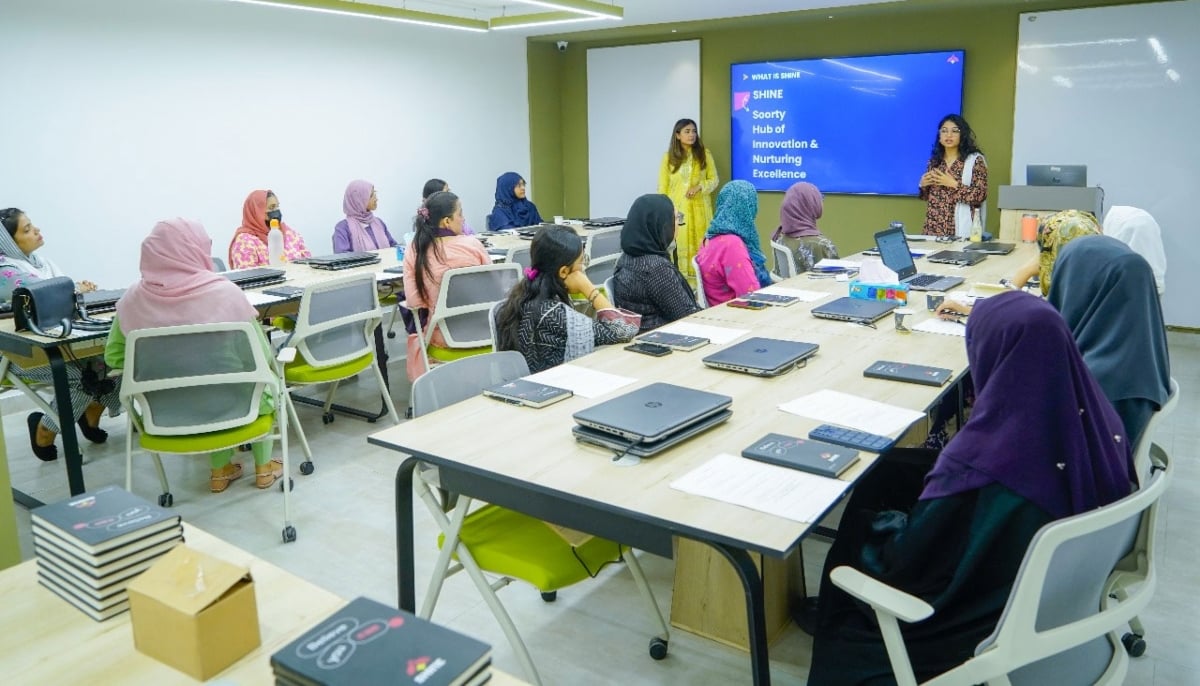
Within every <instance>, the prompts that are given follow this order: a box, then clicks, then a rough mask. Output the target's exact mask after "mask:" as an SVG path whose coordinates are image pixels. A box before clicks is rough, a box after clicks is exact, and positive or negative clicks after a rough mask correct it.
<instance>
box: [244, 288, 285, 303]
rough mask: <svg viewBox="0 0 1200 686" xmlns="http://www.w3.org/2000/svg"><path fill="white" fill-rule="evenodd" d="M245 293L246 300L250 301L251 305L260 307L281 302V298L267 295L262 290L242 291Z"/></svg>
mask: <svg viewBox="0 0 1200 686" xmlns="http://www.w3.org/2000/svg"><path fill="white" fill-rule="evenodd" d="M242 292H243V293H245V294H246V300H249V301H250V305H251V306H252V307H260V306H262V305H270V304H271V303H277V302H283V298H280V297H277V296H274V295H267V294H266V293H263V292H262V291H242Z"/></svg>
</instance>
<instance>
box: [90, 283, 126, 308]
mask: <svg viewBox="0 0 1200 686" xmlns="http://www.w3.org/2000/svg"><path fill="white" fill-rule="evenodd" d="M122 295H125V289H124V288H114V289H110V290H106V291H92V292H90V293H84V294H82V295H80V296H79V299H80V301H81V302H82V303H83V308H84V310H85V311H86V312H87V313H88V314H103V313H105V312H113V311H114V310H116V309H117V301H118V300H120V299H121V296H122Z"/></svg>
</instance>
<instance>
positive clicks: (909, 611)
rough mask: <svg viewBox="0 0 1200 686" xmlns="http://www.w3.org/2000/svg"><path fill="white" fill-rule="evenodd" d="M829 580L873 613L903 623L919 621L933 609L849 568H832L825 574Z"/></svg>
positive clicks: (930, 613)
mask: <svg viewBox="0 0 1200 686" xmlns="http://www.w3.org/2000/svg"><path fill="white" fill-rule="evenodd" d="M829 580H830V581H832V582H833V583H834V585H836V586H837V587H838V588H840V589H842V590H843V591H845V592H847V593H849V594H850V595H852V596H854V597H855V598H858V599H859V600H861V601H863V602H864V603H867V604H868V605H870V606H871V607H872V608H874V609H875V611H876V612H879V611H883V612H884V613H886V614H889V615H891V616H893V617H896V618H898V619H901V620H903V621H905V622H910V623H911V622H919V621H921V620H922V619H926V618H928V617H929V616H930V615H932V614H933V607H932V606H931V605H930V604H929V603H927V602H925V601H924V600H921V599H920V598H917V597H916V596H912V595H909V594H907V593H905V592H904V591H898V590H896V589H894V588H892V587H891V586H888V585H887V584H885V583H883V582H881V581H877V580H875V579H872V578H871V577H869V576H867V575H866V574H863V573H862V572H860V571H858V570H857V569H855V568H853V567H846V566H842V567H838V568H836V569H834V570H833V571H832V572H830V573H829Z"/></svg>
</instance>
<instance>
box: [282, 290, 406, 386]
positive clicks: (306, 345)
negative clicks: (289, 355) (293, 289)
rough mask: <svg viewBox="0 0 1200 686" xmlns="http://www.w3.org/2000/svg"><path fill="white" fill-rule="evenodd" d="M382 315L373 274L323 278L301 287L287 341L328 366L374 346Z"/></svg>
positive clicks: (315, 363) (306, 356)
mask: <svg viewBox="0 0 1200 686" xmlns="http://www.w3.org/2000/svg"><path fill="white" fill-rule="evenodd" d="M382 319H383V313H382V311H381V310H380V308H379V292H378V290H377V289H376V287H375V275H374V274H356V275H352V276H347V277H343V278H339V279H332V280H329V281H323V282H320V283H317V284H314V285H312V286H308V287H307V288H305V290H304V295H303V296H301V298H300V313H299V315H298V317H297V319H296V330H295V332H294V333H293V334H292V337H291V342H290V343H289V344H290V345H292V346H294V347H295V348H296V349H297V350H299V352H300V354H301V355H302V356H303V357H304V360H305V361H306V362H308V363H309V364H310V365H312V366H314V367H331V366H334V365H338V364H342V363H344V362H349V361H350V360H354V359H357V358H360V357H362V356H363V355H366V354H368V353H373V352H374V350H375V339H374V337H373V335H372V331H373V330H374V329H375V327H376V326H378V325H379V322H380V321H382Z"/></svg>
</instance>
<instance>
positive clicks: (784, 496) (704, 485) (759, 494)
mask: <svg viewBox="0 0 1200 686" xmlns="http://www.w3.org/2000/svg"><path fill="white" fill-rule="evenodd" d="M849 486H850V483H849V482H847V481H840V480H838V479H829V478H826V477H823V476H817V475H815V474H806V473H804V472H800V471H796V470H795V469H787V468H786V467H776V466H775V465H770V464H764V463H762V462H755V461H754V460H748V459H746V458H744V457H737V456H735V455H730V454H728V453H721V454H720V455H717V456H716V457H714V458H713V459H711V460H709V461H708V462H706V463H704V464H702V465H700V466H699V467H697V468H696V469H693V470H692V471H690V472H688V473H687V474H684V475H683V476H682V477H680V478H678V479H676V480H675V481H673V482H672V483H671V488H673V489H675V490H677V491H683V492H684V493H691V494H692V495H698V496H701V497H704V498H710V499H712V500H718V501H721V502H724V503H730V504H732V505H737V506H739V507H744V508H747V509H750V510H755V511H757V512H765V513H767V514H770V515H775V516H776V517H783V518H784V519H789V520H791V521H794V522H815V521H817V520H818V519H820V518H821V516H822V515H824V514H825V512H826V511H827V510H828V509H829V508H830V507H832V506H833V504H834V503H836V502H837V501H838V499H839V498H841V497H842V494H843V493H845V491H846V488H847V487H849Z"/></svg>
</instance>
